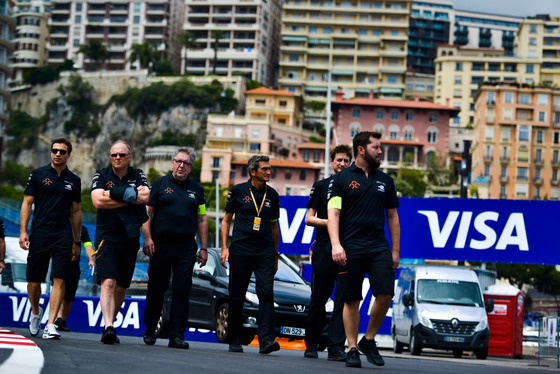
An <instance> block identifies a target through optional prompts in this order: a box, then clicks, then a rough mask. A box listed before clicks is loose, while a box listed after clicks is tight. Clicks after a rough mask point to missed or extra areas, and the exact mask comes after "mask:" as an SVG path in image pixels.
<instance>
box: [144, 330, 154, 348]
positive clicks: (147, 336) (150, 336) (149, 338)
mask: <svg viewBox="0 0 560 374" xmlns="http://www.w3.org/2000/svg"><path fill="white" fill-rule="evenodd" d="M142 338H143V339H144V343H146V344H147V345H154V344H156V340H157V339H156V333H155V332H152V331H148V330H144V335H143V336H142Z"/></svg>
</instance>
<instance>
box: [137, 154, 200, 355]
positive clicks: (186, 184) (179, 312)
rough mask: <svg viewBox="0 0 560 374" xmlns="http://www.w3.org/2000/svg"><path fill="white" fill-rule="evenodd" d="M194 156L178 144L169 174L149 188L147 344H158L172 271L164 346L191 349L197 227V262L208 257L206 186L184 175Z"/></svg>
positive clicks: (143, 230)
mask: <svg viewBox="0 0 560 374" xmlns="http://www.w3.org/2000/svg"><path fill="white" fill-rule="evenodd" d="M195 158H196V153H195V152H194V150H193V149H192V148H190V147H186V148H179V149H178V150H177V151H176V152H175V153H174V154H173V161H172V164H171V168H172V171H171V173H170V174H169V175H166V176H163V177H161V178H158V179H156V180H155V181H153V182H152V186H151V188H150V199H149V201H148V204H147V210H148V217H149V220H148V224H146V225H144V226H142V234H143V235H144V247H143V250H144V253H145V254H146V256H148V257H150V266H149V267H148V276H149V279H148V294H147V296H146V306H145V309H144V325H145V330H144V343H146V344H148V345H153V344H155V342H156V335H155V331H156V326H157V323H158V320H159V317H160V315H161V309H162V307H163V294H164V293H165V291H166V290H167V288H168V287H169V278H170V276H171V274H173V280H172V289H173V296H172V299H171V314H170V318H169V344H168V346H169V347H171V348H180V349H188V348H189V343H187V342H186V341H185V340H184V337H185V329H186V326H187V321H188V318H189V297H190V291H191V287H192V273H193V267H194V263H195V260H196V258H197V250H198V245H197V243H196V240H195V235H196V233H197V231H198V235H199V240H200V250H198V263H199V264H200V266H204V265H206V261H207V260H208V252H207V251H206V249H207V240H208V222H207V218H206V201H205V199H204V189H203V188H202V186H201V185H200V184H198V183H197V182H195V181H193V180H191V179H189V177H188V176H189V173H190V171H191V169H192V165H193V163H194V160H195Z"/></svg>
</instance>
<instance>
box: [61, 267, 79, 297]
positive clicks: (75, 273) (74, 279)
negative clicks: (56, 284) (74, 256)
mask: <svg viewBox="0 0 560 374" xmlns="http://www.w3.org/2000/svg"><path fill="white" fill-rule="evenodd" d="M70 267H71V270H70V275H69V276H67V277H66V278H65V279H64V301H74V299H75V297H76V290H77V289H78V282H79V281H80V261H79V260H78V261H74V262H72V264H71V265H70Z"/></svg>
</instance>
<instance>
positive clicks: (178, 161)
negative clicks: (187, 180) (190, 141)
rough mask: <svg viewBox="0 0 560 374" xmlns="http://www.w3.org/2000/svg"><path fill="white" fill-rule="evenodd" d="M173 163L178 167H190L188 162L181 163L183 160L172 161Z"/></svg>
mask: <svg viewBox="0 0 560 374" xmlns="http://www.w3.org/2000/svg"><path fill="white" fill-rule="evenodd" d="M173 162H174V163H176V164H178V165H179V166H183V165H185V166H191V163H190V162H187V161H183V160H173Z"/></svg>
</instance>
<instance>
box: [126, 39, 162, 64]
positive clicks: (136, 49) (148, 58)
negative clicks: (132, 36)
mask: <svg viewBox="0 0 560 374" xmlns="http://www.w3.org/2000/svg"><path fill="white" fill-rule="evenodd" d="M156 56H157V52H156V51H155V50H154V48H153V47H152V46H151V45H150V43H148V42H144V43H142V44H139V43H134V44H132V46H131V47H130V55H129V56H128V60H127V61H128V62H130V63H131V64H132V63H134V62H135V61H138V62H139V63H140V68H141V69H148V68H149V67H150V64H152V63H154V62H155V61H156V60H157V58H156Z"/></svg>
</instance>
